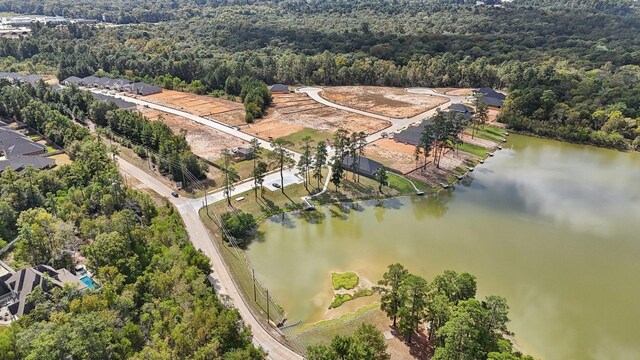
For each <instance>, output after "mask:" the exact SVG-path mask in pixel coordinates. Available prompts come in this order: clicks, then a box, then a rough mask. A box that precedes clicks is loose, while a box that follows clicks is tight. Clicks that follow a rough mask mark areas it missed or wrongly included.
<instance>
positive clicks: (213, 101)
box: [140, 90, 245, 126]
mask: <svg viewBox="0 0 640 360" xmlns="http://www.w3.org/2000/svg"><path fill="white" fill-rule="evenodd" d="M140 99H142V100H145V101H149V102H152V103H154V104H158V105H163V106H167V107H171V108H174V109H178V110H183V111H187V112H189V113H192V114H194V115H198V116H203V117H210V118H212V119H215V120H218V121H221V122H223V123H225V124H228V125H232V126H237V125H243V124H245V120H244V116H245V112H244V106H243V105H242V104H241V103H238V102H234V101H229V100H225V99H219V98H215V97H213V96H206V95H196V94H191V93H184V92H180V91H173V90H163V91H162V92H161V93H159V94H153V95H148V96H141V97H140Z"/></svg>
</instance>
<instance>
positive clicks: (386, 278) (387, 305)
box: [373, 263, 409, 327]
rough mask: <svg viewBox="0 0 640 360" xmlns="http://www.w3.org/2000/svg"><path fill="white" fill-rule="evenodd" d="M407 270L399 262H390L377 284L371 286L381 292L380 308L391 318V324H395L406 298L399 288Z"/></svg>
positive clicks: (407, 272) (406, 274)
mask: <svg viewBox="0 0 640 360" xmlns="http://www.w3.org/2000/svg"><path fill="white" fill-rule="evenodd" d="M407 276H409V271H408V270H407V269H405V268H404V266H402V265H400V264H397V263H396V264H391V265H389V266H388V270H387V272H385V273H384V274H383V275H382V279H381V280H379V281H378V285H379V286H376V287H374V288H373V290H374V291H375V292H377V293H380V294H382V296H381V297H380V309H382V311H384V312H385V314H387V316H388V317H390V318H392V319H393V326H394V327H395V326H396V319H397V317H398V313H399V311H400V309H401V308H402V307H403V306H404V304H405V301H406V298H405V296H404V295H405V294H404V293H403V292H402V290H401V286H402V284H403V283H404V280H405V279H406V277H407Z"/></svg>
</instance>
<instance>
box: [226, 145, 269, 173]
mask: <svg viewBox="0 0 640 360" xmlns="http://www.w3.org/2000/svg"><path fill="white" fill-rule="evenodd" d="M260 150H261V152H260V159H258V161H264V162H266V163H267V164H268V163H269V157H268V156H269V153H271V151H269V150H267V149H260ZM213 163H214V164H216V165H218V166H220V167H222V165H223V164H224V159H218V160H216V161H214V162H213ZM231 167H233V168H234V169H236V171H237V172H238V175H239V176H240V180H245V179H249V178H251V177H252V175H253V159H248V160H242V161H238V162H233V161H232V162H231ZM269 169H270V170H273V169H272V167H270V168H269ZM218 171H220V172H222V170H219V169H218Z"/></svg>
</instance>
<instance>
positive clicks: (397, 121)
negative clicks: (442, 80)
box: [297, 87, 466, 143]
mask: <svg viewBox="0 0 640 360" xmlns="http://www.w3.org/2000/svg"><path fill="white" fill-rule="evenodd" d="M297 91H298V92H301V93H305V94H307V95H309V97H310V98H312V99H313V100H315V101H317V102H319V103H321V104H323V105H326V106H330V107H332V108H336V109H340V110H344V111H349V112H352V113H355V114H360V115H364V116H368V117H372V118H375V119H380V120H385V121H389V122H390V123H391V126H390V127H388V128H386V129H382V130H380V131H378V132H377V133H373V134H371V135H369V136H367V142H368V143H371V142H374V141H376V140H378V139H381V138H382V133H384V132H386V133H394V132H398V131H400V130H402V129H404V128H406V127H407V126H409V125H411V124H414V123H418V122H420V121H422V120H424V119H427V118H429V117H431V116H433V115H435V113H436V112H437V111H438V110H444V109H446V108H448V107H449V106H451V105H452V104H462V103H464V102H465V101H466V98H465V97H464V96H455V95H446V94H441V93H439V92H436V91H435V90H433V89H430V88H409V89H407V92H410V93H414V94H424V95H427V96H440V97H444V98H447V99H448V101H447V102H446V103H444V104H442V105H440V106H438V107H436V108H433V109H431V110H427V111H425V112H423V113H420V114H418V115H416V116H413V117H410V118H394V117H390V116H384V115H380V114H374V113H370V112H367V111H362V110H358V109H353V108H350V107H348V106H344V105H339V104H336V103H333V102H331V101H329V100H327V99H325V98H323V97H322V96H320V92H321V91H322V89H320V88H316V87H304V88H301V89H298V90H297Z"/></svg>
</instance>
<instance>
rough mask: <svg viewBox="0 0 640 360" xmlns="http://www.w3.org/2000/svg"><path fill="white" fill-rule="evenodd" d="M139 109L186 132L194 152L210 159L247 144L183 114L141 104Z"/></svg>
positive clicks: (145, 114) (177, 130)
mask: <svg viewBox="0 0 640 360" xmlns="http://www.w3.org/2000/svg"><path fill="white" fill-rule="evenodd" d="M138 110H140V111H141V112H142V114H144V116H146V117H147V118H148V119H150V120H153V121H157V120H160V119H162V122H164V123H165V124H167V126H169V127H170V128H171V130H173V132H174V133H176V134H178V133H182V134H185V137H186V139H187V142H188V143H189V146H191V150H192V151H193V153H194V154H196V155H198V156H200V157H201V158H204V159H207V160H209V161H215V160H217V159H219V158H220V157H221V155H220V153H221V151H222V150H224V149H229V148H233V147H238V146H243V145H247V142H245V141H242V140H240V139H238V138H236V137H234V136H231V135H228V134H225V133H223V132H221V131H218V130H215V129H212V128H210V127H208V126H206V125H202V124H200V123H197V122H195V121H192V120H189V119H187V118H184V117H182V116H177V115H173V114H169V113H165V112H163V111H159V110H154V109H149V108H145V107H143V106H139V107H138Z"/></svg>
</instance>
